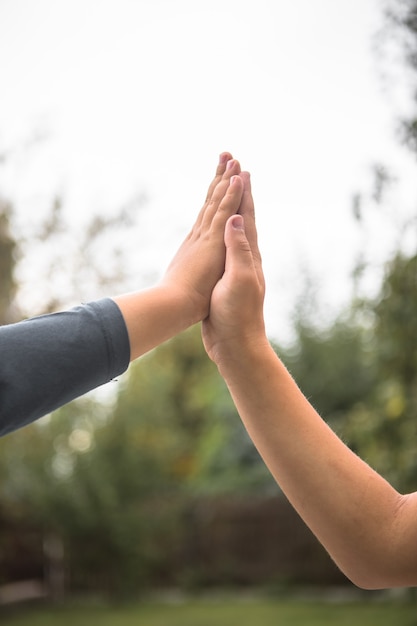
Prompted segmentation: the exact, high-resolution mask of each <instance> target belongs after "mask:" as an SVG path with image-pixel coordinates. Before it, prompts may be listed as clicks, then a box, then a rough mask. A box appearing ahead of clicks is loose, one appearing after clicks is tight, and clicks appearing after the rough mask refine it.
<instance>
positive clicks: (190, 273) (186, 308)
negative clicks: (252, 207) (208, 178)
mask: <svg viewBox="0 0 417 626" xmlns="http://www.w3.org/2000/svg"><path fill="white" fill-rule="evenodd" d="M239 173H240V165H239V162H238V161H236V160H235V159H233V158H232V155H231V154H230V153H228V152H225V153H222V154H221V155H220V159H219V163H218V166H217V170H216V174H215V177H214V179H213V181H212V182H211V184H210V186H209V189H208V192H207V197H206V200H205V202H204V205H203V207H202V209H201V211H200V213H199V215H198V217H197V220H196V222H195V224H194V226H193V228H192V229H191V232H190V233H189V234H188V236H187V237H186V239H185V241H184V242H183V243H182V245H181V247H180V248H179V250H178V252H177V253H176V255H175V256H174V258H173V259H172V261H171V263H170V265H169V267H168V269H167V271H166V273H165V275H164V277H163V279H162V281H161V282H160V283H159V284H158V285H157V286H155V287H153V288H151V289H148V290H143V291H139V292H136V293H129V294H124V295H120V296H116V297H114V298H113V300H114V301H115V302H116V304H117V305H118V306H119V308H120V310H121V312H122V315H123V317H124V320H125V322H126V326H127V329H128V334H129V340H130V350H131V355H130V358H131V360H134V359H136V358H138V357H139V356H141V355H142V354H144V353H145V352H148V351H149V350H151V349H152V348H154V347H155V346H157V345H159V344H160V343H162V342H163V341H166V340H167V339H170V338H171V337H173V336H174V335H176V334H177V333H179V332H181V331H183V330H185V329H186V328H188V327H189V326H191V325H193V324H195V323H197V322H199V321H201V320H202V319H204V318H205V317H206V316H207V315H208V312H209V305H210V296H211V292H212V290H213V288H214V286H215V285H216V283H217V281H218V280H219V278H220V277H221V275H222V273H223V270H224V261H225V247H224V243H223V239H224V229H225V224H226V221H227V219H228V218H229V217H230V216H231V215H233V214H235V213H237V211H238V209H239V206H240V203H241V199H242V194H243V180H242V179H241V178H240V177H239V176H238V174H239Z"/></svg>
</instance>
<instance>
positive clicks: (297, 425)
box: [202, 172, 417, 589]
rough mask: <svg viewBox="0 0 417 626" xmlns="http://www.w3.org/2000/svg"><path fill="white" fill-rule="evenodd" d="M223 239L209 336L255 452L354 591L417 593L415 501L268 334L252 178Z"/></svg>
mask: <svg viewBox="0 0 417 626" xmlns="http://www.w3.org/2000/svg"><path fill="white" fill-rule="evenodd" d="M240 177H241V178H242V181H243V183H244V191H243V195H242V202H241V206H240V208H239V213H240V215H236V216H232V217H231V218H230V219H229V220H228V222H227V224H226V229H225V244H226V264H225V272H224V274H223V276H222V278H221V279H220V280H219V282H218V283H217V285H216V287H215V288H214V291H213V294H212V298H211V306H210V315H209V317H208V318H207V319H205V320H204V322H203V326H202V334H203V341H204V345H205V348H206V350H207V353H208V355H209V356H210V358H211V359H212V360H213V361H214V362H215V363H216V364H217V367H218V369H219V371H220V374H221V375H222V376H223V378H224V380H225V381H226V384H227V386H228V388H229V390H230V393H231V395H232V397H233V400H234V402H235V404H236V407H237V409H238V412H239V414H240V416H241V418H242V421H243V423H244V424H245V426H246V429H247V431H248V433H249V435H250V437H251V438H252V440H253V442H254V444H255V445H256V447H257V449H258V450H259V452H260V454H261V456H262V457H263V459H264V461H265V463H266V465H267V466H268V468H269V469H270V471H271V473H272V475H273V476H274V478H275V480H276V481H277V482H278V484H279V485H280V487H281V488H282V490H283V491H284V493H285V494H286V496H287V498H288V499H289V501H290V502H291V503H292V505H293V506H294V507H295V509H296V510H297V511H298V513H299V514H300V515H301V517H302V518H303V519H304V521H305V522H306V523H307V525H308V526H309V527H310V528H311V530H312V531H313V532H314V533H315V535H316V536H317V537H318V539H319V540H320V541H321V543H322V544H323V545H324V546H325V548H326V549H327V550H328V552H329V554H330V555H331V556H332V558H333V559H334V561H335V562H336V563H337V564H338V566H339V567H340V568H341V570H342V571H343V572H344V573H345V574H346V575H347V576H348V577H349V578H350V579H351V580H352V582H354V583H355V584H356V585H357V586H359V587H363V588H366V589H377V588H387V587H399V586H415V585H417V493H412V494H408V495H401V494H400V493H398V492H397V491H396V490H395V489H393V488H392V486H391V485H389V484H388V483H387V482H386V481H385V480H384V479H383V478H382V477H381V476H380V475H378V474H377V473H376V472H375V471H374V470H373V469H371V468H370V467H369V466H368V465H367V464H366V463H364V462H363V461H362V460H361V459H360V458H359V457H357V456H356V455H355V454H354V453H353V452H352V451H351V450H350V449H349V448H348V447H346V446H345V445H344V444H343V442H342V441H341V440H340V439H339V438H338V437H337V436H336V435H335V433H334V432H333V431H332V430H331V429H330V428H329V427H328V426H327V424H326V423H325V422H324V421H323V420H322V418H321V417H320V416H319V415H318V414H317V412H316V411H315V410H314V408H313V407H312V406H311V404H310V403H309V402H308V401H307V399H306V398H305V397H304V396H303V394H302V393H301V391H300V390H299V388H298V387H297V385H296V384H295V382H294V380H293V379H292V378H291V376H290V374H289V373H288V371H287V370H286V368H285V367H284V365H283V363H282V362H281V361H280V359H279V358H278V357H277V355H276V354H275V352H274V351H273V349H272V347H271V346H270V344H269V342H268V339H267V337H266V334H265V324H264V318H263V301H264V295H265V284H264V277H263V272H262V263H261V256H260V253H259V249H258V244H257V236H256V227H255V218H254V208H253V200H252V195H251V189H250V179H249V175H248V174H247V173H245V172H243V173H241V175H240Z"/></svg>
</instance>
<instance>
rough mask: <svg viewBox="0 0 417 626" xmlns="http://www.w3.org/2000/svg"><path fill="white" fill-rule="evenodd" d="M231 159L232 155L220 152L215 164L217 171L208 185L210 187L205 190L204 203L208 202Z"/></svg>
mask: <svg viewBox="0 0 417 626" xmlns="http://www.w3.org/2000/svg"><path fill="white" fill-rule="evenodd" d="M232 159H233V157H232V155H231V154H230V152H222V153H221V155H220V157H219V162H218V164H217V169H216V174H215V176H214V178H213V180H212V181H211V183H210V186H209V188H208V190H207V196H206V202H208V201H209V200H210V198H211V196H212V194H213V191H214V189H215V188H216V186H217V184H218V183H219V182H220V181H221V179H222V176H223V174H224V173H225V171H226V167H227V164H228V162H229V161H231V160H232Z"/></svg>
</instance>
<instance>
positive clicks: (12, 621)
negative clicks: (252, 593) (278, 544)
mask: <svg viewBox="0 0 417 626" xmlns="http://www.w3.org/2000/svg"><path fill="white" fill-rule="evenodd" d="M0 622H1V624H2V626H74V625H75V626H96V625H97V626H116V625H117V626H235V625H236V624H239V626H253V624H254V623H258V624H262V626H277V625H282V626H323V625H326V624H332V625H333V626H342V625H346V626H348V625H349V626H352V624H357V625H358V626H398V625H401V626H416V625H417V607H416V606H415V605H411V604H398V603H394V604H387V603H372V604H364V603H360V602H358V603H356V602H355V603H349V604H339V603H337V604H326V603H317V602H295V601H272V600H269V601H262V600H251V601H239V600H230V601H216V602H209V601H192V602H184V603H181V604H158V605H157V604H147V603H144V604H139V605H135V606H125V607H105V606H98V607H93V606H88V607H61V608H42V609H41V608H38V609H36V610H35V609H32V610H27V609H26V610H24V611H22V610H20V609H19V610H13V611H7V612H6V613H5V614H3V615H0Z"/></svg>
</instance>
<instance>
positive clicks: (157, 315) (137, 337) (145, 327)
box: [113, 285, 199, 361]
mask: <svg viewBox="0 0 417 626" xmlns="http://www.w3.org/2000/svg"><path fill="white" fill-rule="evenodd" d="M113 300H114V301H115V302H116V304H117V305H118V307H119V309H120V311H121V313H122V315H123V318H124V320H125V323H126V327H127V331H128V335H129V341H130V359H131V361H133V360H134V359H136V358H138V357H139V356H141V355H142V354H145V353H146V352H149V350H152V349H153V348H155V347H156V346H158V345H159V344H160V343H162V342H164V341H166V340H167V339H170V338H171V337H173V336H174V335H176V334H178V333H179V332H181V331H183V330H185V329H186V328H188V327H189V326H191V325H192V324H195V323H197V322H198V321H199V319H198V316H196V313H195V311H194V309H193V307H192V306H191V303H190V302H188V296H187V294H182V293H181V292H178V291H177V290H176V289H173V288H170V287H167V286H164V285H160V286H157V287H153V288H151V289H147V290H144V291H139V292H136V293H129V294H124V295H121V296H117V297H114V298H113Z"/></svg>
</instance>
